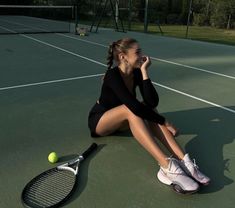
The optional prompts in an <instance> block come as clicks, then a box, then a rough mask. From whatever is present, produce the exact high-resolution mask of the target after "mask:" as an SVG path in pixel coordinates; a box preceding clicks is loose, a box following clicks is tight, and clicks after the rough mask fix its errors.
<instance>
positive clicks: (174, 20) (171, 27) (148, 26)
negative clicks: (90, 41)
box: [78, 0, 235, 44]
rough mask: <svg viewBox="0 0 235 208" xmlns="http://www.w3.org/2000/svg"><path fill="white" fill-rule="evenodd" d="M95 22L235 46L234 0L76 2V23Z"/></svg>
mask: <svg viewBox="0 0 235 208" xmlns="http://www.w3.org/2000/svg"><path fill="white" fill-rule="evenodd" d="M111 4H112V5H113V8H114V9H113V10H112V6H111ZM105 5H106V7H105ZM104 7H105V8H104ZM94 20H96V21H99V20H100V25H99V26H102V27H114V28H115V21H117V23H118V24H119V27H120V25H121V21H122V23H123V25H124V28H125V30H132V31H140V32H148V33H153V34H159V35H165V36H174V37H180V38H191V39H198V40H206V41H213V42H221V43H230V44H235V30H234V29H235V1H234V0H80V1H78V21H79V23H86V24H89V25H90V24H92V22H94Z"/></svg>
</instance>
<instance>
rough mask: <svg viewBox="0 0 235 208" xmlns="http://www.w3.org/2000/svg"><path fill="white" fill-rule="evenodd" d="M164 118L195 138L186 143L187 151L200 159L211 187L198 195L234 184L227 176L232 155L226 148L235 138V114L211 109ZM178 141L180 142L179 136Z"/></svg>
mask: <svg viewBox="0 0 235 208" xmlns="http://www.w3.org/2000/svg"><path fill="white" fill-rule="evenodd" d="M230 109H234V107H230ZM164 115H165V116H166V118H169V120H170V121H172V122H173V123H174V124H175V125H176V126H177V127H178V128H179V129H180V130H181V134H182V135H184V134H190V135H195V136H194V137H193V138H192V139H191V140H190V141H188V142H187V143H186V145H185V151H186V152H188V153H190V155H191V157H192V158H194V157H195V158H196V159H197V164H198V165H199V167H200V170H202V172H204V173H205V174H206V175H208V176H209V177H210V178H211V183H210V185H209V186H208V187H202V188H201V190H200V192H199V193H201V194H203V193H211V192H216V191H219V190H221V189H223V188H224V186H226V185H230V184H231V183H233V179H231V178H228V177H226V176H225V173H226V171H228V172H229V153H227V152H226V150H224V145H226V144H230V143H232V142H233V140H234V139H235V129H234V127H233V125H234V124H235V115H234V114H233V113H232V112H226V111H224V110H221V109H218V108H216V107H211V108H202V109H194V110H186V111H177V112H171V113H165V114H164ZM177 140H178V141H179V143H180V136H179V138H177ZM230 154H231V153H230Z"/></svg>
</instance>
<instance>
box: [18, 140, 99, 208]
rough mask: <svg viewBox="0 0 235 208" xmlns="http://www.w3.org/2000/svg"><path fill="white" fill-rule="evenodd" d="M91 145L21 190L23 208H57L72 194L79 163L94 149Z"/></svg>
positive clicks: (37, 177)
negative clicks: (80, 153)
mask: <svg viewBox="0 0 235 208" xmlns="http://www.w3.org/2000/svg"><path fill="white" fill-rule="evenodd" d="M96 148H97V144H96V143H93V144H92V145H91V146H90V147H89V148H88V149H87V150H86V151H85V152H84V153H83V154H82V155H79V156H78V157H76V158H75V159H73V160H71V161H69V162H67V163H65V164H62V165H59V166H57V167H55V168H52V169H49V170H47V171H45V172H43V173H41V174H40V175H38V176H36V177H35V178H33V179H32V180H31V181H30V182H29V183H28V184H27V185H26V186H25V188H24V189H23V192H22V195H21V199H22V203H23V205H24V206H25V207H33V208H41V207H44V208H45V207H59V206H60V205H61V204H63V203H64V202H65V201H66V200H67V199H68V198H69V197H70V196H71V195H72V193H73V191H74V189H75V185H76V184H77V175H78V172H79V165H80V163H81V161H83V160H84V159H86V158H87V157H88V156H89V155H90V154H91V153H92V152H93V151H94V150H95V149H96Z"/></svg>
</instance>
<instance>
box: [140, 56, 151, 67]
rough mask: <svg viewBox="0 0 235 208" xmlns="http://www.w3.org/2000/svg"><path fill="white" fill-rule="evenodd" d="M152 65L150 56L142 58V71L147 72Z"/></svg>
mask: <svg viewBox="0 0 235 208" xmlns="http://www.w3.org/2000/svg"><path fill="white" fill-rule="evenodd" d="M150 65H151V60H150V58H149V57H148V56H142V63H141V67H140V69H141V70H147V69H148V67H149V66H150Z"/></svg>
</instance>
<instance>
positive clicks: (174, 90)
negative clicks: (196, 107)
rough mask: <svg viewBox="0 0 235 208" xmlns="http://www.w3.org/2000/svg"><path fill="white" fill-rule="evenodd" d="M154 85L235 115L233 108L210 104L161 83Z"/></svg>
mask: <svg viewBox="0 0 235 208" xmlns="http://www.w3.org/2000/svg"><path fill="white" fill-rule="evenodd" d="M152 83H153V84H154V85H157V86H159V87H161V88H164V89H167V90H170V91H173V92H176V93H178V94H181V95H184V96H187V97H190V98H193V99H195V100H198V101H201V102H203V103H207V104H209V105H213V106H215V107H217V108H221V109H223V110H226V111H229V112H231V113H235V110H233V109H231V108H227V107H224V106H222V105H219V104H216V103H213V102H210V101H207V100H204V99H201V98H199V97H196V96H193V95H190V94H188V93H185V92H182V91H179V90H176V89H173V88H171V87H167V86H165V85H162V84H159V83H156V82H152Z"/></svg>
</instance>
